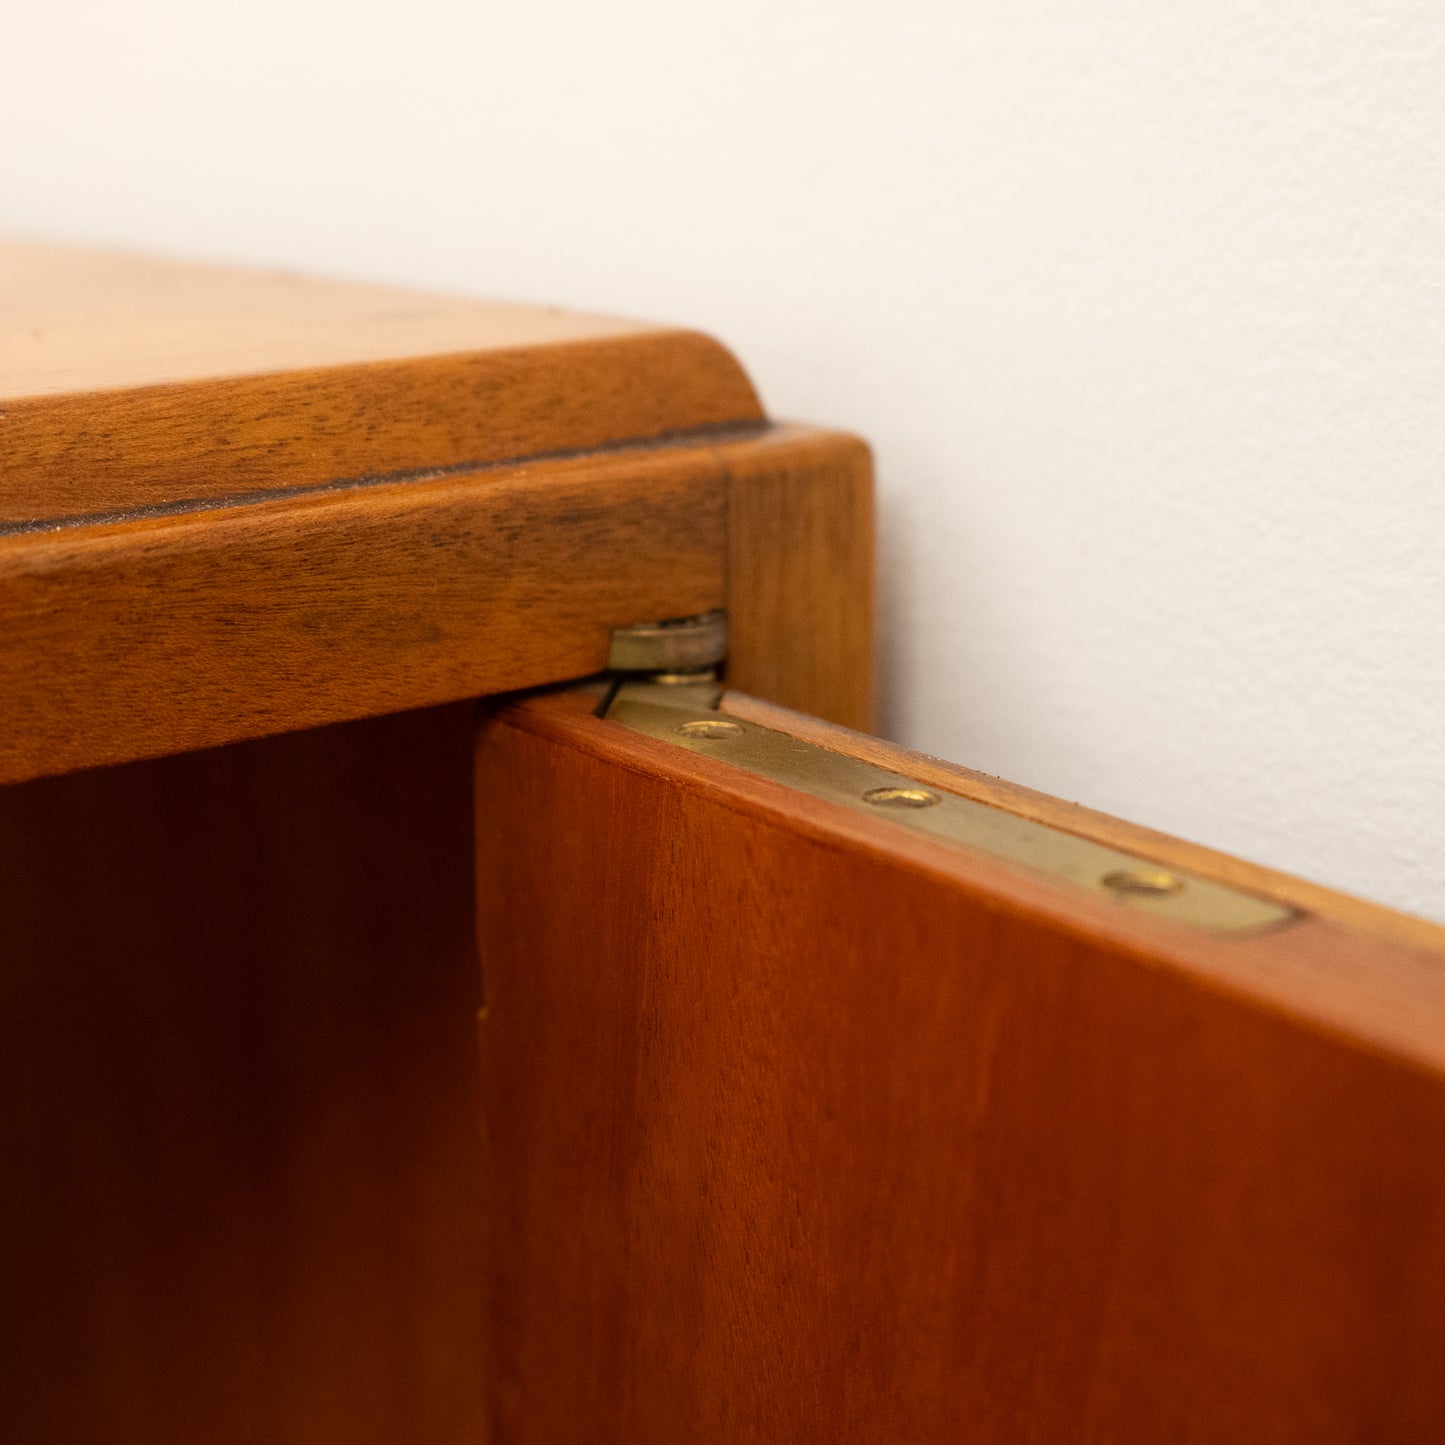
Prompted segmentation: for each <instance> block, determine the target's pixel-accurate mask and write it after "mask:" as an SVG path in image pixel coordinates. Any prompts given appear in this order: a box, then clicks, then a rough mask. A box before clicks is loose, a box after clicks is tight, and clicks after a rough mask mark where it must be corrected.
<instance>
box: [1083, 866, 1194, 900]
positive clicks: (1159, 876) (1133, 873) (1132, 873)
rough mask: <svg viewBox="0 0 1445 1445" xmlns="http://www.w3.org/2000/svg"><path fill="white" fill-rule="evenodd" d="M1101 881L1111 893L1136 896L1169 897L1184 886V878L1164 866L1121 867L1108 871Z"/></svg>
mask: <svg viewBox="0 0 1445 1445" xmlns="http://www.w3.org/2000/svg"><path fill="white" fill-rule="evenodd" d="M1099 882H1100V883H1102V884H1103V885H1104V887H1105V888H1107V889H1109V891H1110V892H1111V893H1123V894H1129V895H1132V896H1133V897H1135V898H1167V897H1168V896H1169V895H1170V894H1171V893H1178V892H1179V890H1180V889H1181V888H1183V887H1184V880H1183V879H1182V878H1179V877H1177V876H1176V875H1175V874H1173V873H1170V872H1169V871H1168V870H1167V869H1164V868H1120V869H1118V870H1117V871H1115V872H1113V873H1106V874H1105V875H1104V876H1103V877H1102V878H1101V879H1100V880H1099Z"/></svg>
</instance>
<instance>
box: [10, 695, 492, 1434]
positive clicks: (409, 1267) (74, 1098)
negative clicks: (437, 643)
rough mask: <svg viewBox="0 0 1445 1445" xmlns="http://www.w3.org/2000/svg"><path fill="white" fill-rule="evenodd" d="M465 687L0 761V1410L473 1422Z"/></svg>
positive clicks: (298, 1421) (134, 1417)
mask: <svg viewBox="0 0 1445 1445" xmlns="http://www.w3.org/2000/svg"><path fill="white" fill-rule="evenodd" d="M472 712H473V709H472V708H471V706H470V705H462V706H459V707H451V708H446V709H441V710H438V711H431V712H422V713H414V714H408V715H405V716H400V717H392V718H385V719H380V720H376V721H370V722H361V723H354V724H348V725H346V726H343V727H339V728H328V729H324V730H321V731H318V732H312V733H301V734H297V735H294V736H290V737H285V738H277V739H269V740H267V741H265V742H261V743H248V744H243V745H241V746H238V747H233V748H225V749H220V750H217V751H213V752H206V753H198V754H194V755H191V756H187V757H180V758H167V759H164V760H161V761H158V762H150V763H142V764H136V765H133V766H130V767H125V768H110V769H102V770H98V771H95V772H89V773H83V774H78V775H75V776H73V777H67V778H57V779H46V780H43V781H40V782H36V783H29V784H25V785H22V786H17V787H9V788H3V789H0V856H3V858H4V860H5V866H4V868H3V869H0V913H3V916H4V919H5V931H4V939H5V946H4V967H3V969H0V1157H3V1159H4V1171H5V1182H4V1187H3V1188H0V1298H3V1301H4V1306H3V1309H0V1349H3V1354H4V1359H5V1388H4V1389H3V1390H0V1438H3V1439H4V1440H6V1441H14V1442H17V1445H19V1442H26V1445H30V1442H34V1445H41V1442H43V1445H102V1442H103V1445H197V1442H202V1441H204V1442H207V1445H255V1442H258V1441H266V1442H268V1445H396V1442H398V1441H406V1442H408V1445H475V1442H476V1441H478V1440H479V1439H481V1438H482V1419H481V1415H482V1382H481V1375H480V1369H479V1359H480V1352H481V1348H482V1339H481V1290H482V1279H481V1253H480V1240H481V1219H480V1199H481V1181H480V1178H479V1172H478V1158H477V1138H476V1119H477V1109H478V1097H477V1087H476V1067H477V1064H476V1032H475V1011H476V1007H477V1003H478V984H477V964H476V952H475V943H474V934H473V925H474V920H473V916H472V902H471V900H472V880H471V866H472V856H471V817H470V809H471V798H470V789H469V781H470V769H471V747H472V735H473V720H472Z"/></svg>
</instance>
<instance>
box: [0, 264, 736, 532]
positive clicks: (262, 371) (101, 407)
mask: <svg viewBox="0 0 1445 1445" xmlns="http://www.w3.org/2000/svg"><path fill="white" fill-rule="evenodd" d="M761 417H762V411H761V407H760V405H759V403H758V399H757V395H756V393H755V392H754V391H753V389H752V386H751V384H750V383H749V381H748V379H747V377H746V375H745V374H744V372H743V371H742V368H741V367H740V366H739V365H738V363H737V361H736V360H735V359H734V358H733V357H732V356H731V354H730V353H729V352H728V351H726V350H725V349H724V348H723V347H722V346H720V345H718V343H716V342H715V341H712V340H711V339H710V338H708V337H706V336H702V335H699V334H698V333H696V332H692V331H687V330H680V329H674V328H668V327H662V326H652V325H647V324H645V323H639V322H635V321H626V320H620V319H617V318H613V317H604V316H590V315H579V314H577V313H574V312H567V311H562V310H559V309H556V308H548V307H535V306H517V305H508V304H502V303H494V302H484V301H476V300H466V299H453V298H449V297H441V296H436V295H431V294H427V293H421V292H414V291H407V290H400V289H395V288H390V287H383V286H365V285H353V284H340V283H335V282H327V281H319V280H313V279H309V278H302V277H297V276H293V275H287V274H283V273H279V272H266V271H244V270H233V269H227V268H221V267H211V266H200V265H190V264H178V263H173V262H162V261H154V260H147V259H143V258H138V257H134V256H117V255H107V254H101V253H95V252H88V251H81V250H70V249H65V248H59V247H51V246H38V245H27V244H15V243H12V244H0V530H6V529H8V530H13V529H15V528H16V527H22V528H33V527H35V526H49V525H51V524H52V523H56V522H62V521H73V520H75V519H83V518H86V517H91V516H99V515H114V514H115V513H117V512H126V511H130V510H134V509H138V508H153V507H156V506H172V507H173V506H178V505H186V504H189V503H192V502H198V501H207V502H211V503H214V502H215V501H216V500H217V499H223V498H227V497H232V496H250V495H254V494H255V493H258V492H270V491H286V490H295V489H298V488H303V489H304V488H308V487H315V486H324V485H330V484H334V483H336V482H344V481H347V480H350V479H356V478H363V477H364V478H371V477H376V476H387V475H393V474H403V473H407V472H413V471H414V472H424V471H435V470H438V469H445V468H458V467H466V466H469V465H479V466H480V465H487V464H490V463H495V462H499V461H510V460H517V459H521V458H525V457H530V456H535V455H541V454H551V453H557V452H568V451H587V450H592V449H596V448H599V447H607V446H615V445H618V444H622V443H626V442H635V441H640V440H647V439H651V438H656V437H659V436H667V435H670V434H674V433H679V432H688V431H697V430H704V429H707V428H710V427H718V426H728V425H732V424H737V423H749V422H756V421H758V420H760V419H761Z"/></svg>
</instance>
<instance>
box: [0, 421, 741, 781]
mask: <svg viewBox="0 0 1445 1445" xmlns="http://www.w3.org/2000/svg"><path fill="white" fill-rule="evenodd" d="M726 525H727V524H726V497H725V492H724V481H723V468H722V464H721V462H720V460H719V457H718V454H717V452H716V450H715V448H712V447H708V446H702V445H695V446H693V447H668V448H661V449H658V450H655V451H647V450H639V451H632V452H627V451H623V452H614V453H605V454H601V455H597V456H593V457H587V458H578V459H572V460H564V461H553V462H543V463H535V464H532V465H530V466H522V467H514V468H499V469H495V470H493V471H488V472H481V473H476V474H468V475H462V476H451V477H442V478H437V479H433V480H430V481H414V482H406V483H400V482H399V483H388V484H383V485H378V486H375V487H365V488H348V489H342V490H338V491H330V492H325V493H322V494H319V495H315V496H308V497H296V498H280V499H274V498H273V499H270V500H268V501H265V502H260V503H255V504H252V505H248V506H238V507H230V508H221V509H215V510H209V511H192V512H186V513H182V514H179V515H176V516H165V517H154V518H143V519H138V520H133V521H127V522H120V523H112V524H109V525H105V526H100V525H91V526H86V527H77V528H69V529H61V530H59V531H55V532H49V533H43V534H28V535H23V536H11V537H6V538H0V696H3V697H4V699H5V702H4V706H3V719H4V724H5V726H4V727H3V729H0V781H3V782H10V781H16V780H20V779H24V778H29V777H35V776H40V775H43V774H51V773H58V772H64V771H67V770H70V769H74V768H79V767H92V766H95V765H97V764H103V763H111V762H119V761H126V760H131V759H135V758H140V757H147V756H156V755H159V754H165V753H174V752H181V751H185V750H188V749H193V748H200V747H207V746H211V745H214V744H218V743H223V742H230V741H234V740H238V739H242V738H247V737H256V736H262V735H265V734H268V733H274V732H281V731H286V730H292V729H298V728H305V727H310V726H315V725H319V724H322V723H327V722H332V721H340V720H343V719H346V718H355V717H364V716H371V715H376V714H380V713H384V712H390V711H399V710H402V709H406V708H416V707H422V706H427V705H430V704H433V703H439V702H447V701H452V700H454V699H458V698H463V697H470V696H477V695H480V694H485V693H495V692H502V691H506V690H509V689H515V688H524V687H531V686H535V685H538V684H541V683H546V682H556V681H561V680H564V679H567V678H574V677H581V676H585V675H587V674H588V673H592V672H596V671H599V670H600V669H601V668H602V667H603V666H604V665H605V661H606V655H607V641H608V636H609V633H610V631H611V629H612V628H613V627H615V626H619V625H622V624H625V623H629V622H636V621H639V620H643V619H650V618H662V617H675V616H682V615H686V614H688V613H691V612H700V611H704V610H706V609H707V608H710V607H717V606H719V605H721V604H722V603H723V602H724V600H725V592H724V587H725V583H724V565H725V564H724V558H725V547H726V543H725V536H726Z"/></svg>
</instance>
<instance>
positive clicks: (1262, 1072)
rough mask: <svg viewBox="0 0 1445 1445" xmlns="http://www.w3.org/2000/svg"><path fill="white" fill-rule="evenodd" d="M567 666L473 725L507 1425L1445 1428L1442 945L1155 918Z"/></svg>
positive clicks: (1352, 932)
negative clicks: (1217, 928)
mask: <svg viewBox="0 0 1445 1445" xmlns="http://www.w3.org/2000/svg"><path fill="white" fill-rule="evenodd" d="M589 701H590V700H589V699H586V698H583V697H579V696H568V697H550V698H540V699H532V700H530V701H528V702H526V703H525V704H522V705H519V706H516V707H513V708H510V709H508V710H506V711H505V712H503V713H502V714H500V715H499V716H498V717H497V718H496V719H494V720H493V721H492V722H491V723H490V724H489V726H488V727H487V728H486V729H484V731H483V732H482V734H481V737H480V739H479V745H478V755H477V756H478V775H477V786H478V796H479V799H480V800H482V801H481V803H480V806H479V812H478V879H479V893H478V905H479V917H480V932H479V938H480V943H481V953H482V964H483V970H484V976H485V980H486V992H487V999H488V1013H487V1018H486V1022H485V1024H484V1026H483V1058H484V1092H485V1099H486V1108H487V1117H488V1136H489V1150H490V1159H489V1166H488V1188H489V1194H490V1197H491V1204H490V1215H491V1219H492V1230H491V1237H492V1254H491V1278H492V1285H493V1309H492V1337H491V1347H490V1355H489V1359H490V1361H491V1384H490V1388H491V1391H492V1401H493V1403H492V1411H493V1423H494V1428H495V1433H494V1439H496V1440H497V1441H499V1442H507V1445H524V1442H529V1441H537V1442H542V1441H551V1440H555V1439H560V1438H566V1439H570V1440H575V1441H579V1442H597V1445H601V1442H608V1445H612V1442H618V1445H620V1442H623V1441H631V1440H640V1439H647V1440H671V1439H683V1438H685V1439H689V1440H693V1441H697V1442H700V1445H704V1442H714V1441H716V1442H719V1445H721V1442H724V1441H728V1442H736V1441H738V1440H755V1441H759V1442H762V1441H776V1440H790V1441H799V1442H805V1441H818V1442H824V1441H830V1442H831V1441H837V1440H909V1441H916V1442H928V1441H939V1442H944V1441H950V1442H951V1441H956V1440H958V1439H968V1440H970V1441H975V1442H980V1445H992V1442H998V1445H1004V1442H1009V1445H1016V1442H1028V1441H1038V1442H1049V1445H1054V1442H1057V1441H1061V1440H1070V1441H1111V1442H1139V1445H1157V1442H1159V1441H1161V1440H1170V1441H1198V1442H1201V1445H1202V1442H1218V1441H1221V1440H1249V1441H1251V1442H1266V1445H1268V1442H1280V1445H1284V1442H1289V1445H1321V1442H1339V1445H1345V1442H1358V1441H1361V1440H1369V1441H1371V1442H1399V1445H1406V1442H1410V1445H1415V1442H1419V1441H1423V1440H1430V1439H1436V1438H1438V1437H1439V1436H1440V1434H1441V1431H1442V1424H1445V1373H1442V1372H1441V1370H1440V1368H1439V1357H1440V1351H1441V1348H1442V1345H1445V1170H1442V1168H1441V1165H1440V1160H1441V1158H1442V1157H1445V954H1442V952H1441V951H1440V950H1439V949H1438V948H1433V947H1427V946H1424V945H1423V944H1421V943H1420V942H1419V941H1409V940H1406V939H1404V938H1401V937H1397V936H1391V935H1389V934H1387V933H1384V932H1381V931H1379V930H1373V929H1370V928H1367V927H1361V926H1358V925H1359V923H1360V920H1359V919H1356V920H1355V921H1354V923H1351V922H1348V921H1345V920H1342V919H1337V918H1327V917H1321V916H1310V917H1306V918H1304V919H1302V920H1301V921H1299V922H1296V923H1294V924H1292V925H1290V926H1288V927H1285V928H1282V929H1277V930H1275V931H1273V932H1268V933H1264V934H1260V935H1257V936H1254V937H1249V938H1243V939H1224V938H1220V937H1216V936H1212V935H1208V934H1204V933H1200V932H1197V931H1194V930H1189V929H1185V928H1182V927H1179V926H1177V925H1170V924H1169V923H1167V922H1166V921H1164V920H1161V919H1157V918H1150V917H1147V916H1144V915H1141V914H1138V913H1135V912H1131V911H1129V910H1127V909H1125V908H1122V907H1121V906H1119V905H1116V904H1112V903H1110V902H1108V901H1107V900H1104V899H1099V898H1095V897H1094V896H1093V895H1091V894H1088V893H1085V892H1084V891H1082V890H1075V889H1070V888H1068V887H1067V886H1066V885H1062V884H1058V883H1054V882H1052V881H1050V880H1048V879H1044V878H1040V877H1036V876H1033V875H1030V874H1027V873H1024V872H1021V871H1019V870H1017V869H1014V868H1011V867H1010V866H1008V865H1006V864H1003V863H1000V862H998V861H996V860H991V859H989V858H987V857H984V856H983V855H978V854H974V853H971V852H969V851H967V850H960V849H955V848H951V847H949V846H948V845H945V844H943V843H941V842H940V841H938V840H936V839H932V838H928V837H925V836H923V835H919V834H913V833H909V832H907V831H906V830H904V829H901V828H897V827H892V826H889V825H888V824H886V823H885V822H882V821H875V820H873V819H871V818H865V817H861V816H859V815H857V814H855V813H852V812H850V811H849V810H846V809H840V808H837V807H834V806H832V805H829V804H826V803H822V802H820V801H816V800H812V799H808V798H806V797H800V796H799V795H797V794H795V793H792V792H790V791H789V790H787V789H783V788H780V787H778V786H777V785H774V784H771V783H769V782H767V781H766V780H764V779H759V778H754V777H750V776H748V775H747V774H743V773H739V772H737V771H735V770H732V769H728V768H726V767H725V765H724V764H722V763H721V762H719V761H717V760H715V759H711V758H702V757H698V756H696V755H693V754H691V753H687V752H685V751H683V750H681V749H675V748H669V747H668V746H667V745H666V744H665V743H663V742H660V741H658V740H654V739H652V738H647V737H641V736H638V735H636V734H631V733H629V732H627V731H626V730H625V729H621V728H619V727H617V726H615V725H609V724H608V723H607V722H605V721H601V720H598V719H596V718H594V717H592V716H591V715H590V712H589V711H588V704H589ZM753 706H754V707H755V706H756V705H753ZM819 731H821V730H819ZM836 740H837V741H838V743H839V745H840V746H841V747H842V749H843V750H845V751H847V750H849V749H850V748H855V747H856V748H861V747H862V743H861V742H857V741H855V742H853V743H850V742H849V740H848V739H847V737H846V735H841V734H838V735H837V737H836ZM870 747H871V748H872V753H873V756H874V760H875V761H883V760H884V759H883V753H884V752H886V747H885V746H884V745H881V744H871V745H870ZM893 765H894V766H896V767H897V768H898V770H899V771H902V772H905V773H907V772H908V771H909V768H908V759H906V758H903V757H900V758H898V759H896V760H895V762H894V763H893ZM945 771H946V769H945V768H944V765H938V773H937V775H936V776H935V777H934V778H933V780H932V781H933V782H934V783H936V784H939V785H946V784H945V780H944V778H943V776H942V774H943V773H944V772H945ZM968 790H969V789H968V788H967V787H964V788H961V791H968ZM562 818H565V819H566V823H565V826H559V819H562ZM1075 823H1076V825H1078V824H1079V823H1080V820H1079V819H1077V818H1076V819H1075ZM1077 830H1078V831H1083V832H1088V831H1090V827H1089V824H1088V822H1087V820H1083V826H1079V827H1078V828H1077ZM1102 836H1104V837H1105V838H1106V839H1108V838H1109V834H1108V832H1107V830H1106V831H1105V832H1104V833H1103V834H1102ZM1241 871H1245V870H1243V866H1242V865H1241ZM1236 881H1237V880H1236Z"/></svg>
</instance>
